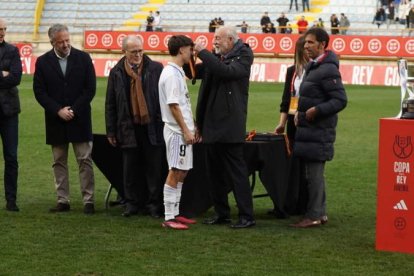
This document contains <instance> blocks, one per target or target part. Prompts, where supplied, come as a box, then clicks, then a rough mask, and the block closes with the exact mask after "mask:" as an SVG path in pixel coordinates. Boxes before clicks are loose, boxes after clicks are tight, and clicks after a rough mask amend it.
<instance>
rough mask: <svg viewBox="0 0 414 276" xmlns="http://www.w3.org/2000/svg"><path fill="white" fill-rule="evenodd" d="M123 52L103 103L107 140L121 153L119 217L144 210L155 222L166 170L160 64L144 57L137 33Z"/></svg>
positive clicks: (123, 46) (131, 37)
mask: <svg viewBox="0 0 414 276" xmlns="http://www.w3.org/2000/svg"><path fill="white" fill-rule="evenodd" d="M122 51H123V53H124V57H122V58H121V59H120V61H119V62H118V63H117V64H116V65H115V67H114V68H113V69H112V70H111V72H110V74H109V78H108V86H107V90H106V101H105V121H106V132H107V137H108V142H109V143H110V144H111V145H112V146H114V147H120V148H121V150H122V165H123V177H124V179H123V182H124V192H125V200H126V209H125V212H124V213H123V214H122V215H123V216H125V217H129V216H132V215H136V214H137V213H138V211H139V210H140V209H144V210H143V211H144V212H146V213H148V214H149V215H150V216H152V217H154V218H159V217H160V216H161V214H162V213H163V205H162V204H163V202H162V190H163V187H164V180H165V177H166V175H167V171H168V170H167V164H166V160H165V146H164V137H163V134H162V132H163V128H164V123H163V121H162V118H161V110H160V104H159V96H158V95H159V92H158V80H159V79H160V75H161V71H162V68H163V66H162V64H161V63H159V62H156V61H153V60H151V59H150V58H149V57H148V56H147V55H145V54H144V49H143V43H142V40H141V39H140V38H138V37H136V36H135V35H130V36H127V37H125V38H124V40H123V41H122ZM145 191H147V193H145ZM146 194H148V197H146Z"/></svg>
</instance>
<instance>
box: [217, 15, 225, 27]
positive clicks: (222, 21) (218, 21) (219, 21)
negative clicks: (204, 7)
mask: <svg viewBox="0 0 414 276" xmlns="http://www.w3.org/2000/svg"><path fill="white" fill-rule="evenodd" d="M217 25H219V26H223V25H224V20H223V19H221V17H219V18H218V19H217ZM219 26H217V27H219Z"/></svg>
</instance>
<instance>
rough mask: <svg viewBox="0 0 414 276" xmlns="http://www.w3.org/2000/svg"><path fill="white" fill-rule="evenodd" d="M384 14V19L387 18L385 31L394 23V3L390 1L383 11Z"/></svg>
mask: <svg viewBox="0 0 414 276" xmlns="http://www.w3.org/2000/svg"><path fill="white" fill-rule="evenodd" d="M385 13H386V17H387V29H388V28H389V27H390V24H391V23H393V24H394V23H395V7H394V2H393V1H391V2H390V3H389V4H388V6H387V8H386V10H385Z"/></svg>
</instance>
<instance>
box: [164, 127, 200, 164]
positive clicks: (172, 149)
mask: <svg viewBox="0 0 414 276" xmlns="http://www.w3.org/2000/svg"><path fill="white" fill-rule="evenodd" d="M164 140H165V145H166V148H167V161H168V168H169V169H171V168H176V169H179V170H183V171H188V170H190V169H192V168H193V145H186V144H185V142H184V137H183V135H181V134H179V133H176V132H173V131H172V130H171V129H169V128H168V127H167V126H165V127H164Z"/></svg>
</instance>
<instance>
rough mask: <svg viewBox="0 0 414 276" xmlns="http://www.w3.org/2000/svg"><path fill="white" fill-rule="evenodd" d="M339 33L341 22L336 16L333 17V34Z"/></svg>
mask: <svg viewBox="0 0 414 276" xmlns="http://www.w3.org/2000/svg"><path fill="white" fill-rule="evenodd" d="M338 33H339V20H338V17H337V16H336V14H334V13H333V14H332V15H331V34H333V35H336V34H338Z"/></svg>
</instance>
